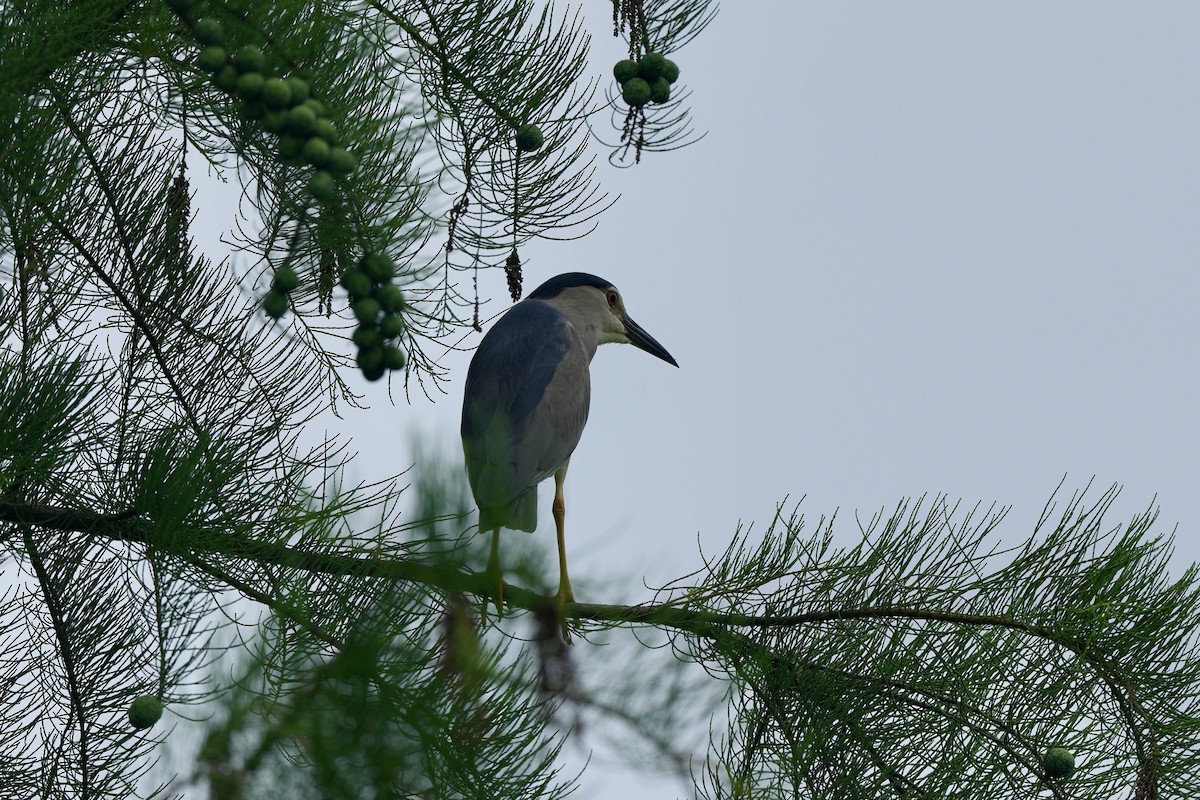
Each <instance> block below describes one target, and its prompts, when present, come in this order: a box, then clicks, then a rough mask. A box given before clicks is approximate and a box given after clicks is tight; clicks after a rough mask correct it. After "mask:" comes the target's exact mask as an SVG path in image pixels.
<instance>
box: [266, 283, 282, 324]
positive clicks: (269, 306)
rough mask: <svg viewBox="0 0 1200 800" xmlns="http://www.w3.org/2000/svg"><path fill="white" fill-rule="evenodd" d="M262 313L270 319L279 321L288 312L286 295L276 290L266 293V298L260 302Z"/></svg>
mask: <svg viewBox="0 0 1200 800" xmlns="http://www.w3.org/2000/svg"><path fill="white" fill-rule="evenodd" d="M262 307H263V311H265V312H267V316H268V317H270V318H271V319H279V318H280V317H282V316H283V315H284V314H286V313H287V310H288V298H287V295H286V294H284V293H283V292H281V291H279V290H278V289H272V290H271V291H269V292H267V295H266V297H264V298H263V301H262Z"/></svg>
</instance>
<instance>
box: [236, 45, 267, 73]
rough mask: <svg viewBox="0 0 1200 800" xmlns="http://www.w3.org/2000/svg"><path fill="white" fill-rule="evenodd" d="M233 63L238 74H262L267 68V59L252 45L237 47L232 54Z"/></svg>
mask: <svg viewBox="0 0 1200 800" xmlns="http://www.w3.org/2000/svg"><path fill="white" fill-rule="evenodd" d="M233 62H234V63H235V64H236V65H237V68H238V72H242V73H246V72H262V71H263V69H265V68H266V66H267V58H266V56H264V55H263V51H262V50H259V49H258V48H257V47H255V46H254V45H252V44H247V45H242V46H241V47H239V48H238V51H237V52H236V53H234V56H233Z"/></svg>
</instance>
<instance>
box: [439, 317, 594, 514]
mask: <svg viewBox="0 0 1200 800" xmlns="http://www.w3.org/2000/svg"><path fill="white" fill-rule="evenodd" d="M576 340H577V334H575V333H574V331H573V329H572V328H571V326H570V325H569V324H568V323H567V321H566V319H565V318H564V317H563V316H562V314H560V313H559V312H558V311H556V310H555V309H554V308H552V307H551V306H549V305H547V304H546V303H543V302H541V301H537V300H526V301H525V302H522V303H518V304H517V305H516V306H514V307H513V308H512V309H511V310H510V311H509V312H508V313H507V314H505V315H504V317H502V318H501V319H500V321H499V322H497V323H496V324H495V325H494V326H493V327H492V329H491V330H490V331H488V333H487V335H486V336H484V337H483V341H482V342H481V343H480V345H479V349H478V350H477V351H476V352H475V356H474V357H473V358H472V359H471V366H470V368H469V369H468V371H467V382H466V386H465V389H464V399H463V418H462V438H463V452H464V453H465V455H466V461H467V475H468V477H469V478H470V482H471V489H472V491H473V492H474V494H475V500H476V502H477V503H478V505H479V507H480V518H481V526H482V527H490V525H484V524H483V520H484V519H485V516H486V518H487V520H488V521H489V522H491V523H495V524H497V525H504V526H506V527H516V528H519V529H521V530H532V529H533V527H534V526H536V501H535V502H534V503H533V504H532V506H531V505H530V504H529V503H528V502H525V503H517V502H516V501H517V500H518V499H519V498H522V496H524V495H526V494H527V493H528V492H530V491H531V490H533V489H535V488H536V487H537V485H538V484H539V483H540V482H541V481H543V480H545V479H546V478H547V477H549V476H550V475H552V474H553V473H554V471H555V470H556V469H557V468H558V467H559V465H561V464H562V462H563V461H565V460H566V459H567V458H569V457H570V455H571V453H572V452H573V451H574V449H575V446H576V445H577V444H578V443H579V436H580V434H581V433H582V432H583V425H584V423H585V422H586V420H587V407H588V402H589V399H590V384H589V378H588V369H587V368H588V364H587V357H586V356H585V355H584V354H583V352H582V348H581V347H580V346H578V344H577V341H576ZM535 496H536V495H535ZM505 509H511V511H512V514H508V513H506V512H505ZM518 510H522V511H523V513H521V514H519V515H517V516H519V517H520V518H519V519H512V518H510V517H511V516H513V515H514V514H516V512H517V511H518ZM530 516H532V517H533V519H532V520H531V519H529V517H530Z"/></svg>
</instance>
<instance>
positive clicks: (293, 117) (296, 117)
mask: <svg viewBox="0 0 1200 800" xmlns="http://www.w3.org/2000/svg"><path fill="white" fill-rule="evenodd" d="M316 123H317V116H316V114H314V113H313V112H312V109H311V108H309V107H308V106H306V105H304V106H296V107H295V108H293V109H292V110H291V111H289V112H288V130H290V131H291V132H292V133H294V134H296V135H297V136H308V135H309V134H311V133H312V130H313V126H314V125H315V124H316Z"/></svg>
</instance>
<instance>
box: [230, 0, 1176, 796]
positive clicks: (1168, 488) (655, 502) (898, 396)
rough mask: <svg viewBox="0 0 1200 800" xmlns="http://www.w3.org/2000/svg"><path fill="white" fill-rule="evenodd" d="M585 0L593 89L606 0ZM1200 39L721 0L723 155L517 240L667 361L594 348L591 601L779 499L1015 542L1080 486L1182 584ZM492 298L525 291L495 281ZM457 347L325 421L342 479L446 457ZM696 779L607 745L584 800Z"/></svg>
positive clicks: (605, 54) (710, 149)
mask: <svg viewBox="0 0 1200 800" xmlns="http://www.w3.org/2000/svg"><path fill="white" fill-rule="evenodd" d="M584 11H585V13H586V14H588V17H587V20H588V24H589V27H590V30H591V31H592V34H593V36H594V37H595V45H596V53H597V56H596V59H595V61H594V68H595V71H596V72H601V71H603V72H605V74H606V75H607V74H608V69H609V67H610V66H611V62H612V61H614V60H615V59H616V58H617V57H619V54H620V48H619V46H618V45H616V43H615V41H614V40H612V39H611V37H610V36H609V32H610V31H611V20H610V18H609V16H608V15H609V4H607V3H600V2H596V3H589V4H586V6H585V9H584ZM1198 32H1200V4H1197V3H1195V2H1194V1H1191V0H1189V1H1188V2H1154V3H1130V2H1126V3H1116V2H1100V1H1099V0H1088V1H1087V2H1063V1H1061V0H1060V1H1059V2H1055V3H1045V2H1021V1H1019V0H1007V2H1004V3H989V4H983V3H974V2H972V3H964V2H961V0H956V1H955V2H949V0H947V1H945V2H895V0H889V1H888V2H882V1H880V2H862V1H860V2H852V3H848V2H844V1H841V2H833V1H832V0H830V1H829V2H819V3H817V2H797V3H761V2H760V3H744V2H743V3H734V2H730V3H726V4H725V5H724V7H723V9H722V11H721V14H720V16H719V17H718V18H717V20H716V22H715V23H714V24H713V25H712V27H711V28H710V29H709V30H708V31H707V32H706V33H705V34H704V35H703V36H701V37H700V38H699V39H698V40H696V41H695V42H694V43H693V44H692V45H690V46H688V47H687V48H685V49H684V50H683V51H681V52H679V53H677V54H673V58H674V59H675V60H676V61H677V62H678V63H679V65H680V67H681V68H682V71H683V75H682V79H681V80H682V81H683V82H684V83H685V84H686V85H687V86H688V87H689V88H690V89H692V90H693V91H694V95H693V97H692V109H693V115H694V118H695V122H696V125H697V127H698V128H699V129H701V130H705V129H707V130H708V131H709V134H708V137H707V138H706V139H704V140H703V141H702V142H700V143H699V144H697V145H695V146H693V147H690V148H687V149H684V150H682V151H680V152H675V153H669V154H651V155H649V156H648V157H647V158H646V159H645V161H644V162H643V164H641V165H640V166H638V167H637V168H635V169H630V170H616V169H609V168H608V167H607V165H606V164H605V165H603V167H602V171H601V182H602V184H603V185H604V186H605V188H606V189H607V190H609V191H610V192H611V193H614V194H617V193H619V194H621V195H622V198H621V200H620V202H619V203H618V204H617V205H616V206H615V207H614V208H613V209H611V210H610V211H609V212H607V213H606V214H605V215H604V216H603V217H602V218H601V221H600V227H599V229H598V230H597V231H596V232H595V233H594V234H592V235H591V236H588V237H586V238H585V239H583V240H582V241H578V242H571V243H544V244H534V245H531V246H529V247H527V248H526V249H525V250H524V251H523V252H522V257H523V259H524V261H525V276H526V289H527V290H531V289H532V288H533V287H535V286H536V285H537V284H539V283H541V281H542V280H544V279H546V278H548V277H550V276H552V275H555V274H557V273H560V272H566V271H574V270H578V271H585V272H592V273H595V274H597V275H600V276H602V277H605V278H607V279H609V280H611V281H613V282H614V283H615V284H616V285H617V286H618V287H619V288H620V289H621V290H622V293H623V294H624V296H625V299H626V303H627V306H628V308H629V310H630V312H631V314H632V316H633V317H634V318H635V319H636V320H638V322H640V323H641V324H642V325H643V326H644V327H645V328H646V329H647V330H648V331H650V333H651V334H652V335H654V336H655V337H656V338H658V340H659V341H660V342H662V343H663V345H664V346H666V347H667V349H669V350H670V351H671V353H672V354H673V355H674V356H675V357H676V358H677V359H678V361H679V364H680V369H678V370H676V369H674V368H672V367H670V366H668V365H666V364H664V363H663V362H661V361H658V360H656V359H654V358H652V357H650V356H648V355H646V354H645V353H642V352H641V351H638V350H635V349H633V348H630V347H616V346H610V347H604V348H602V349H601V350H600V351H599V353H598V354H597V357H596V360H595V361H594V362H593V365H592V377H593V396H592V410H591V417H590V420H589V423H588V427H587V430H586V431H585V433H584V436H583V440H582V442H581V444H580V446H579V448H578V450H576V452H575V456H574V458H573V459H572V462H571V472H570V476H569V478H568V480H567V504H568V539H569V541H568V552H569V554H570V557H571V564H572V577H573V581H574V583H575V588H576V596H577V597H578V599H580V600H582V601H590V602H632V601H638V600H643V599H645V598H646V597H647V596H648V595H647V592H646V591H645V590H644V589H643V588H642V581H643V580H644V581H646V582H648V583H650V584H652V585H654V584H662V583H665V582H666V581H669V580H670V579H672V578H674V577H678V576H681V575H683V574H685V573H688V572H690V571H692V570H694V569H696V568H697V567H698V566H699V564H700V559H699V556H698V553H697V536H699V538H700V541H701V542H703V544H704V546H705V549H706V550H707V551H710V552H711V551H717V550H720V549H722V548H723V547H724V546H725V544H727V543H728V541H729V539H730V537H731V536H732V535H733V533H734V531H735V529H736V527H737V525H738V522H739V520H741V521H745V522H749V521H751V520H756V521H758V523H759V524H765V523H767V522H768V521H769V520H770V517H771V515H772V513H773V510H774V508H775V505H776V504H777V503H779V502H781V501H782V500H783V499H784V498H785V497H787V496H790V497H791V498H792V500H793V501H795V500H797V499H799V498H800V497H801V496H806V497H807V499H806V500H805V501H804V503H803V506H802V507H803V508H804V509H805V510H806V514H807V515H808V516H809V517H810V519H815V518H816V517H818V516H819V515H821V514H830V513H831V512H833V511H834V510H835V509H839V508H840V509H841V510H842V511H841V514H840V519H841V522H842V523H843V524H842V527H841V529H840V530H841V532H842V534H843V535H844V536H845V537H846V541H852V540H853V537H854V534H855V533H856V530H855V529H854V527H853V513H852V512H853V511H854V510H859V511H862V512H866V513H867V514H868V515H869V514H870V513H871V512H875V511H878V510H879V509H881V508H885V507H886V508H891V507H893V506H894V505H895V504H896V502H897V501H898V500H900V499H901V498H904V497H911V496H918V495H921V494H925V493H929V494H931V495H932V494H935V493H939V492H941V493H946V494H948V495H949V496H950V497H952V498H959V497H961V498H963V499H964V500H966V501H967V502H968V503H969V504H973V503H974V502H976V501H982V502H983V503H984V504H985V505H986V504H990V503H992V502H993V501H995V502H997V503H999V504H1002V505H1011V506H1012V507H1013V510H1012V513H1011V514H1010V515H1009V517H1008V520H1007V522H1006V524H1005V525H1004V526H1003V527H1002V529H1001V532H1000V533H1001V536H1002V537H1003V539H1004V540H1005V541H1007V542H1010V543H1015V542H1018V541H1020V540H1022V539H1023V538H1024V537H1026V536H1027V535H1028V533H1029V532H1030V530H1031V529H1032V525H1033V522H1034V520H1035V519H1036V518H1037V516H1038V514H1039V513H1040V511H1041V509H1042V507H1043V505H1044V504H1045V502H1046V500H1047V499H1048V498H1049V496H1050V494H1051V493H1052V491H1053V490H1054V488H1055V487H1056V486H1057V485H1058V483H1059V481H1060V480H1061V479H1062V478H1063V476H1064V474H1065V475H1066V476H1067V478H1066V484H1065V486H1064V488H1063V491H1064V492H1065V493H1066V496H1069V494H1070V492H1071V491H1073V490H1076V489H1080V488H1082V487H1083V486H1084V485H1085V484H1086V483H1087V482H1088V481H1089V480H1091V479H1092V477H1093V476H1095V482H1096V486H1097V489H1098V490H1099V489H1103V488H1104V487H1107V486H1108V485H1109V484H1111V483H1114V482H1116V483H1120V484H1122V485H1123V486H1124V487H1125V488H1124V492H1123V494H1122V496H1121V499H1120V500H1119V501H1118V503H1117V505H1116V507H1115V513H1114V515H1113V516H1112V517H1111V518H1110V520H1109V522H1110V523H1111V524H1112V525H1116V524H1118V523H1120V522H1123V521H1125V520H1127V519H1128V518H1129V517H1130V516H1132V515H1133V514H1134V513H1136V512H1138V511H1140V510H1143V509H1145V508H1146V507H1147V506H1148V505H1150V504H1151V502H1152V501H1154V498H1155V497H1156V496H1157V501H1156V502H1157V504H1158V505H1159V506H1160V507H1161V518H1160V523H1159V526H1158V529H1159V530H1160V531H1162V532H1169V531H1170V530H1171V529H1172V528H1173V526H1175V525H1176V524H1178V525H1179V529H1178V536H1177V547H1178V550H1177V556H1176V562H1175V564H1176V567H1177V568H1178V569H1179V570H1182V568H1183V566H1185V565H1186V564H1188V563H1191V562H1192V561H1196V560H1200V558H1198V556H1200V546H1198V545H1197V544H1196V540H1195V534H1196V530H1197V524H1198V521H1200V491H1198V485H1200V453H1198V448H1197V444H1198V441H1200V436H1198V433H1200V425H1198V423H1197V416H1196V409H1197V408H1200V381H1198V379H1197V345H1198V344H1200V322H1198V314H1197V305H1198V303H1200V278H1198V277H1197V275H1198V272H1197V268H1198V265H1200V219H1198V218H1197V211H1198V209H1200V144H1198V143H1200V103H1198V100H1200V47H1197V45H1196V42H1197V33H1198ZM609 55H611V56H612V58H611V59H610V58H609ZM221 211H222V213H227V209H221ZM480 285H481V292H482V293H483V294H484V295H486V296H488V297H491V298H493V299H494V302H493V304H492V306H491V309H492V310H493V311H495V310H499V309H500V308H501V307H503V306H504V305H505V304H506V303H507V295H506V291H505V279H504V276H503V274H502V273H501V272H499V271H497V272H494V273H484V274H483V275H481V279H480ZM479 338H480V337H479V336H478V335H473V336H472V337H470V338H469V339H468V340H467V341H466V344H467V345H469V346H472V347H473V346H474V345H476V344H477V343H478V340H479ZM468 360H469V354H468V353H461V354H453V353H452V354H449V355H447V357H446V358H445V359H444V364H445V365H446V366H447V367H449V368H450V369H451V372H452V377H451V383H450V385H449V387H448V388H449V395H448V396H446V397H444V398H441V399H440V400H439V401H438V402H437V403H436V404H435V403H430V402H428V401H426V400H425V399H424V398H422V397H420V396H419V395H418V396H415V397H414V402H413V404H412V405H411V406H409V405H397V406H392V405H389V404H388V402H387V400H386V397H385V396H384V394H383V392H382V391H381V390H380V389H379V387H375V386H373V387H369V388H368V389H367V391H368V397H369V398H370V400H371V402H372V404H373V406H374V407H373V408H372V410H370V411H369V412H352V413H350V414H349V416H348V417H347V418H346V419H345V420H337V419H334V418H332V417H331V418H330V420H329V423H328V425H329V429H330V430H331V431H339V432H343V433H345V434H347V435H351V436H354V437H355V445H356V449H358V450H359V451H361V453H362V458H361V459H360V460H358V461H357V462H356V466H355V467H354V474H355V475H356V476H357V477H359V478H362V479H371V478H374V477H379V476H380V475H382V474H385V473H389V472H395V471H397V470H399V469H402V468H404V466H406V465H407V463H408V462H409V459H410V451H409V442H410V441H411V439H412V436H413V433H414V432H415V431H418V430H420V431H423V432H425V433H426V435H427V438H429V439H430V440H431V441H434V442H436V443H438V446H439V448H440V449H441V450H442V452H443V453H444V454H445V455H446V457H448V458H453V459H456V460H460V459H461V450H460V445H459V439H458V422H459V413H460V406H461V400H462V383H463V378H464V376H465V373H466V366H467V363H468ZM1098 490H1097V495H1098ZM552 493H553V482H548V483H547V484H545V485H544V486H543V487H542V492H541V497H542V503H541V512H542V516H543V520H542V525H541V527H540V529H539V531H538V532H537V534H535V536H536V537H537V539H536V541H538V542H539V543H540V544H541V545H542V546H544V547H545V548H547V551H548V553H552V552H553V548H554V538H553V522H552V520H551V519H550V509H549V505H550V504H549V500H550V498H551V497H552ZM506 535H508V536H517V535H523V534H506ZM548 563H550V561H549V559H548ZM613 575H617V576H623V579H622V580H618V581H616V582H607V583H605V582H602V581H601V580H600V579H601V578H605V579H607V578H610V577H611V576H613ZM551 582H552V581H551ZM583 646H584V647H586V645H583ZM684 791H685V787H683V786H681V785H680V784H679V783H678V782H677V781H655V780H649V779H645V778H643V777H641V776H630V775H627V774H624V773H622V772H621V771H619V770H617V769H615V768H613V767H612V766H611V765H610V764H609V763H608V762H606V761H605V760H604V759H603V758H601V759H598V760H597V761H596V762H594V763H593V764H592V766H591V767H590V768H589V771H588V772H587V773H585V775H584V777H583V779H582V789H581V791H580V792H579V794H577V795H576V796H577V797H581V798H603V797H612V796H614V795H615V794H617V793H618V792H619V793H620V794H621V795H622V796H623V797H624V798H626V800H638V799H639V798H643V797H644V798H650V797H663V796H676V795H680V794H682V793H683V792H684Z"/></svg>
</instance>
